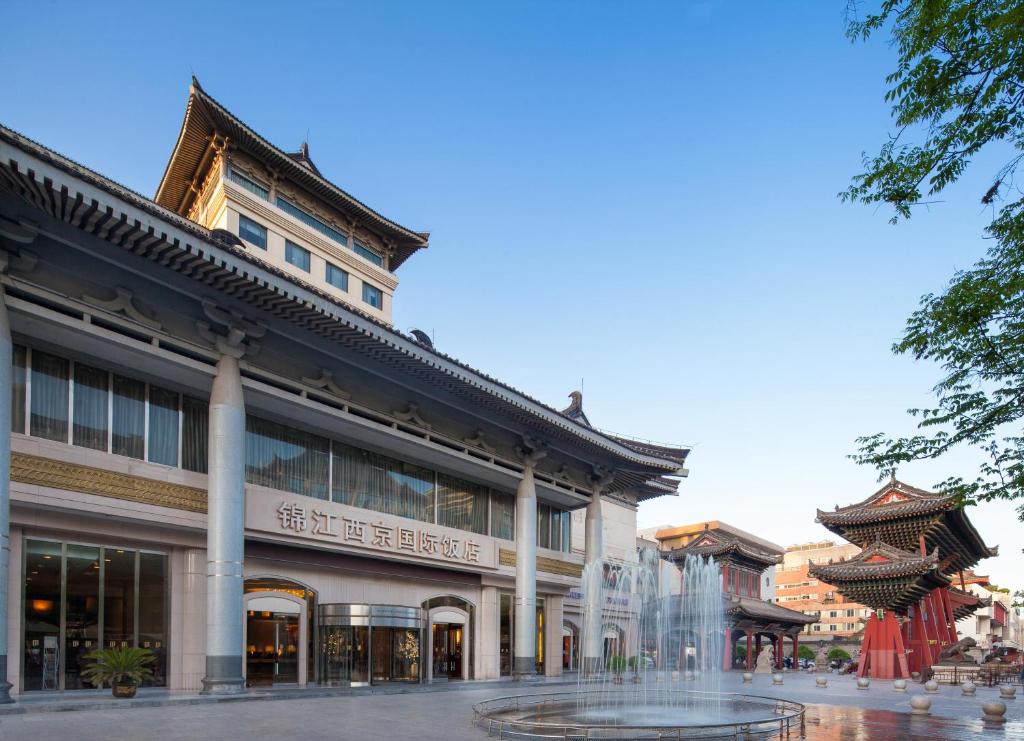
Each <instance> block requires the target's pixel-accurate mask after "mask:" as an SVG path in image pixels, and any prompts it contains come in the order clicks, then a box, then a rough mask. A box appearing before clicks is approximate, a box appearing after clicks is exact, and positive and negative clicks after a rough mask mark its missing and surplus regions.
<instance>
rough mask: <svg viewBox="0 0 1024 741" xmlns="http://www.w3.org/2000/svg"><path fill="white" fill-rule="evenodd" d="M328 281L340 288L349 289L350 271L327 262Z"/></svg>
mask: <svg viewBox="0 0 1024 741" xmlns="http://www.w3.org/2000/svg"><path fill="white" fill-rule="evenodd" d="M327 282H328V283H330V284H331V285H332V286H334V287H335V288H340V289H341V290H343V291H347V290H348V273H346V272H345V271H344V270H342V269H341V268H339V267H338V266H337V265H332V264H331V263H327Z"/></svg>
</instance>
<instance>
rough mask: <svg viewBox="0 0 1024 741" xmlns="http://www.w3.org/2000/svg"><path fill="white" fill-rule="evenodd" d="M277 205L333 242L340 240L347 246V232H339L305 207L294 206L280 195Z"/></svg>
mask: <svg viewBox="0 0 1024 741" xmlns="http://www.w3.org/2000/svg"><path fill="white" fill-rule="evenodd" d="M277 207H278V208H279V209H281V210H282V211H284V212H285V213H286V214H288V215H289V216H294V217H295V218H296V219H298V220H299V221H301V222H302V223H303V224H305V225H306V226H310V227H312V228H313V229H315V230H316V231H318V232H320V233H321V234H323V235H325V236H328V237H330V238H331V239H333V240H334V241H335V242H340V243H341V244H343V245H345V246H346V247H348V235H347V234H343V233H342V232H339V231H338V230H337V229H335V228H334V227H332V226H330V225H328V224H327V222H325V221H322V220H320V219H318V218H317V217H315V216H314V215H313V214H311V213H309V211H307V210H306V209H304V208H300V207H299V206H296V205H295V204H294V203H292V202H291V201H289V200H287V199H285V198H282V197H281V196H278V197H277Z"/></svg>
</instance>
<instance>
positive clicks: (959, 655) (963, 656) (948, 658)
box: [938, 636, 978, 664]
mask: <svg viewBox="0 0 1024 741" xmlns="http://www.w3.org/2000/svg"><path fill="white" fill-rule="evenodd" d="M977 645H978V642H977V641H976V640H974V639H973V638H971V637H970V636H968V637H967V638H961V639H960V640H959V641H957V642H956V643H954V644H953V645H952V646H947V647H946V648H944V649H942V651H941V652H940V653H939V661H938V663H940V664H977V663H978V662H977V661H975V660H974V659H972V658H971V657H970V656H968V655H967V651H968V649H971V648H974V647H975V646H977Z"/></svg>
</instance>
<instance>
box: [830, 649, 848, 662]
mask: <svg viewBox="0 0 1024 741" xmlns="http://www.w3.org/2000/svg"><path fill="white" fill-rule="evenodd" d="M828 657H829V658H830V659H839V660H840V661H847V660H848V659H849V658H850V654H848V653H846V651H844V650H843V649H841V648H833V649H832V650H831V651H829V652H828Z"/></svg>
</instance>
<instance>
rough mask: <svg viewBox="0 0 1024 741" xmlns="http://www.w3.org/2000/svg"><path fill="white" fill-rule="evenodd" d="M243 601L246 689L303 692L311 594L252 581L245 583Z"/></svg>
mask: <svg viewBox="0 0 1024 741" xmlns="http://www.w3.org/2000/svg"><path fill="white" fill-rule="evenodd" d="M244 600H245V631H244V633H243V647H244V651H245V668H244V671H245V680H246V685H247V686H249V687H260V686H263V687H266V686H273V685H289V684H295V685H298V686H300V687H304V686H305V685H306V682H307V680H308V677H309V664H310V658H311V654H310V650H309V646H310V639H311V635H312V634H311V629H310V626H311V617H312V615H313V606H314V605H315V601H316V593H315V592H313V590H311V589H309V588H308V587H306V586H305V585H304V584H300V583H298V582H295V581H291V580H289V579H281V578H277V577H252V578H250V579H246V580H245V597H244Z"/></svg>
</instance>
